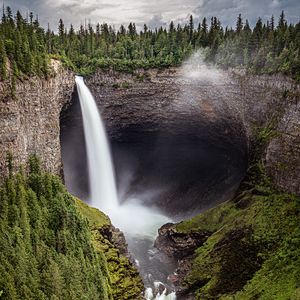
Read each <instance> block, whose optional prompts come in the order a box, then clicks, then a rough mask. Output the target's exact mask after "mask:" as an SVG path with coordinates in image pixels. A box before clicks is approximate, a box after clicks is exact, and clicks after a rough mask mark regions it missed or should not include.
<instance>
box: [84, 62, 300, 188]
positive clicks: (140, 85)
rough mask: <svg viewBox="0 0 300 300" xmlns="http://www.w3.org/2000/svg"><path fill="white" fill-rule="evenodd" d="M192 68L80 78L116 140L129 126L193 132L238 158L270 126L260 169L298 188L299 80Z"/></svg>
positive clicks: (284, 184) (283, 184) (281, 184)
mask: <svg viewBox="0 0 300 300" xmlns="http://www.w3.org/2000/svg"><path fill="white" fill-rule="evenodd" d="M193 74H194V73H193V72H192V71H191V70H189V69H184V68H183V69H168V70H150V71H142V70H140V71H136V72H135V73H134V74H123V73H118V72H114V71H108V72H103V71H98V72H97V73H96V74H94V75H93V76H91V77H90V78H89V79H88V80H87V83H88V85H89V87H90V88H91V90H92V91H93V94H94V95H95V98H96V101H97V103H98V105H99V107H101V110H102V114H103V116H104V119H105V123H106V125H107V128H108V131H109V134H110V136H113V137H114V138H115V139H118V137H119V138H122V136H121V135H122V131H124V129H126V128H129V127H131V128H138V127H139V128H141V127H147V131H153V132H158V131H159V130H161V131H164V132H176V133H177V134H178V135H180V133H181V134H182V135H187V134H189V133H191V132H192V134H194V135H195V136H200V138H202V139H205V138H206V137H209V142H210V143H215V144H218V143H219V142H220V141H222V143H223V144H224V146H225V147H228V146H232V149H233V148H235V151H237V152H239V153H240V154H241V155H242V156H243V155H245V153H248V154H250V155H251V153H252V148H253V147H254V146H255V142H254V139H255V138H256V136H257V133H258V131H260V130H261V129H263V128H265V131H266V132H267V131H268V130H269V131H270V132H269V133H271V134H272V137H273V139H272V141H271V142H270V144H269V146H268V149H267V150H266V153H265V154H266V155H265V156H264V160H266V166H267V173H268V175H270V176H271V178H272V180H273V181H274V183H275V184H276V185H277V186H278V187H279V188H282V189H284V190H285V191H287V192H290V193H296V194H299V193H300V190H299V187H300V177H299V176H298V174H299V172H300V159H299V157H300V153H299V147H298V144H299V138H300V127H299V111H300V108H299V107H300V103H299V98H300V96H299V95H300V86H299V84H296V83H295V82H294V81H293V80H292V79H290V78H287V77H285V76H282V75H262V76H258V75H251V74H246V72H245V71H243V70H229V71H228V72H223V71H217V70H214V69H203V70H201V71H200V72H199V73H196V74H194V75H193ZM275 135H276V137H275ZM232 151H233V150H232ZM237 157H238V155H237ZM240 163H241V162H240Z"/></svg>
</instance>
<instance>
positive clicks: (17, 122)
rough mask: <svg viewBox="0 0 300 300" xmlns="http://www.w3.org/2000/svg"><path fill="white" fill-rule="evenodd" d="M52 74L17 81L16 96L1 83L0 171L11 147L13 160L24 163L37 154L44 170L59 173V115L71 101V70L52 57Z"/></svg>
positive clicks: (72, 84) (2, 169)
mask: <svg viewBox="0 0 300 300" xmlns="http://www.w3.org/2000/svg"><path fill="white" fill-rule="evenodd" d="M52 67H53V70H54V72H55V76H53V77H51V78H50V79H48V80H44V79H39V78H36V77H34V78H30V79H28V80H24V81H22V82H21V81H19V80H17V83H16V92H15V97H12V96H11V91H10V90H11V89H10V85H9V83H8V82H1V83H0V173H1V174H5V171H6V167H5V165H6V163H5V162H6V157H7V153H8V152H9V151H10V152H11V153H12V154H13V159H14V164H15V165H16V166H19V165H21V164H25V163H26V161H27V160H28V157H29V155H30V154H37V155H38V156H39V157H40V158H41V160H42V162H43V166H44V168H45V170H47V171H49V172H51V173H54V174H60V173H61V167H62V164H61V154H60V140H59V134H60V127H59V118H60V112H61V110H62V107H63V106H64V105H65V104H66V103H67V102H69V101H71V94H72V91H73V89H74V74H73V73H72V72H70V71H67V70H65V69H64V68H63V67H62V66H61V64H60V63H59V62H58V61H54V60H53V61H52Z"/></svg>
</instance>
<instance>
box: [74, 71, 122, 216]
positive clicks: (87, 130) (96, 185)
mask: <svg viewBox="0 0 300 300" xmlns="http://www.w3.org/2000/svg"><path fill="white" fill-rule="evenodd" d="M75 81H76V84H77V91H78V95H79V100H80V106H81V111H82V117H83V127H84V135H85V141H86V146H87V156H88V157H87V158H88V168H89V175H90V186H91V200H92V205H93V206H97V207H99V209H101V210H102V211H104V212H105V213H107V214H109V212H111V211H115V210H116V208H117V207H118V197H117V188H116V183H115V180H114V178H115V176H114V171H113V164H112V159H111V155H110V150H109V146H108V142H107V137H106V132H105V129H104V125H103V123H102V120H101V118H100V115H99V113H98V108H97V106H96V103H95V100H94V98H93V95H92V94H91V92H90V90H89V89H88V87H87V86H86V85H85V83H84V81H83V78H82V77H79V76H76V79H75ZM98 199H103V200H102V201H99V200H98Z"/></svg>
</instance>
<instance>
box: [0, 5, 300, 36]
mask: <svg viewBox="0 0 300 300" xmlns="http://www.w3.org/2000/svg"><path fill="white" fill-rule="evenodd" d="M1 1H2V2H4V4H5V6H10V7H11V8H12V9H13V10H14V11H16V10H17V9H18V10H20V11H21V12H22V13H24V14H26V12H27V11H32V12H33V13H34V14H38V16H39V20H40V23H41V24H42V25H44V26H47V24H48V23H49V24H50V26H51V28H52V30H54V31H56V29H57V24H58V20H59V19H60V18H62V19H63V20H64V23H65V24H66V25H67V26H69V25H70V24H71V23H72V24H73V25H74V26H75V27H78V26H79V25H80V24H84V23H85V22H90V23H92V24H96V23H97V22H99V23H103V22H107V23H109V24H111V25H114V26H115V28H116V29H118V28H119V26H120V24H124V25H127V24H128V23H129V22H135V23H136V24H137V27H138V28H142V26H143V24H144V23H146V24H148V25H149V27H151V28H155V27H158V26H165V25H166V24H168V23H169V22H170V21H171V20H173V21H174V22H175V23H185V22H187V20H188V18H189V16H190V15H191V14H192V15H193V16H194V20H195V22H198V21H199V20H202V18H203V17H207V18H210V17H211V16H216V17H218V18H219V19H220V20H221V22H222V25H223V26H227V25H228V26H234V24H235V21H236V18H237V16H238V14H240V13H241V14H242V17H243V18H244V19H248V20H249V22H250V25H253V24H255V22H256V20H257V18H258V17H261V18H262V19H263V20H267V19H269V18H270V17H271V16H272V14H273V15H274V16H275V17H276V18H278V16H279V15H280V13H281V11H282V10H284V11H285V13H286V18H287V20H288V21H289V22H292V23H297V22H299V20H300V1H299V0H4V1H3V0H0V3H1Z"/></svg>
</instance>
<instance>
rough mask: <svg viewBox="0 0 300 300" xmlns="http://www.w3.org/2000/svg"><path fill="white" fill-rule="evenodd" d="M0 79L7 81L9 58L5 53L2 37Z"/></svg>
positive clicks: (0, 45) (0, 43)
mask: <svg viewBox="0 0 300 300" xmlns="http://www.w3.org/2000/svg"><path fill="white" fill-rule="evenodd" d="M0 77H1V79H2V80H6V79H7V56H6V52H5V47H4V43H3V39H2V37H1V36H0Z"/></svg>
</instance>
